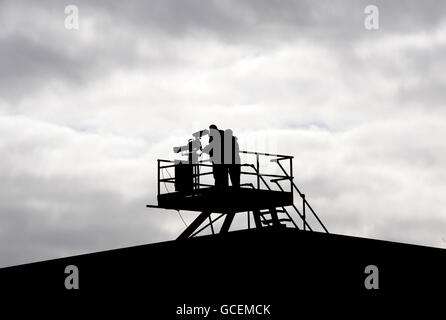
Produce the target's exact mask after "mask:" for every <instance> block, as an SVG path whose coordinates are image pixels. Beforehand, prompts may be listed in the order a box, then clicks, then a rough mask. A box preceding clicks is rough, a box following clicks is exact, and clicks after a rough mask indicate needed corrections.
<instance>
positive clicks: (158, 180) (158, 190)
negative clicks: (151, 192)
mask: <svg viewBox="0 0 446 320" xmlns="http://www.w3.org/2000/svg"><path fill="white" fill-rule="evenodd" d="M160 163H161V161H160V160H159V159H158V187H157V189H158V195H160Z"/></svg>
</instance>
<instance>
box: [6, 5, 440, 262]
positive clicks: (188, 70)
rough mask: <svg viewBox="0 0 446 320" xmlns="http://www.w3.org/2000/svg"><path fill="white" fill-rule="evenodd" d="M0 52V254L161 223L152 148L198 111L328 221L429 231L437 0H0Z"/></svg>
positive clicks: (423, 238)
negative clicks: (376, 17)
mask: <svg viewBox="0 0 446 320" xmlns="http://www.w3.org/2000/svg"><path fill="white" fill-rule="evenodd" d="M68 4H75V5H77V6H78V8H79V18H80V20H79V23H80V26H79V30H67V29H66V28H65V27H64V20H65V17H66V14H65V13H64V9H65V6H66V5H68ZM369 4H374V5H377V6H378V8H379V10H380V29H379V30H373V31H371V30H366V29H365V28H364V18H365V16H366V15H365V14H364V8H365V7H366V6H367V5H369ZM0 53H1V59H0V136H1V138H0V155H1V162H0V181H1V184H0V188H1V193H0V266H9V265H14V264H20V263H26V262H31V261H37V260H43V259H50V258H57V257H62V256H67V255H73V254H80V253H86V252H93V251H99V250H106V249H112V248H118V247H125V246H131V245H138V244H145V243H151V242H156V241H165V240H171V239H174V238H175V237H176V236H177V235H178V234H179V233H180V232H181V230H182V229H183V228H184V225H183V223H182V221H181V219H180V218H179V216H178V214H177V213H176V212H174V211H173V212H170V211H156V210H149V209H146V208H145V204H147V203H155V199H156V195H155V193H156V159H157V158H162V157H169V155H170V154H169V152H170V150H171V148H172V146H174V145H179V144H182V143H183V142H185V141H186V139H187V138H188V136H189V135H190V133H191V132H192V131H194V130H197V129H201V128H204V127H207V126H208V125H209V124H210V123H216V124H217V125H219V126H221V127H223V128H232V129H233V130H234V132H235V134H236V135H237V136H238V137H239V141H240V143H241V144H242V145H248V146H249V147H250V149H256V151H271V152H274V151H275V152H279V153H282V154H292V155H294V156H295V176H296V182H297V183H298V184H299V186H300V187H301V189H302V190H303V191H304V192H305V193H306V194H307V197H308V199H309V201H310V202H311V204H312V206H313V207H314V208H315V209H316V211H317V212H318V214H319V215H320V216H321V217H322V219H323V220H324V221H325V224H326V226H327V227H328V228H329V230H330V231H331V232H333V233H340V234H348V235H355V236H362V237H371V238H379V239H385V240H392V241H400V242H408V243H415V244H422V245H429V246H437V247H446V209H445V208H446V197H445V196H444V193H445V191H446V164H445V161H444V158H445V156H446V143H445V142H444V137H445V136H446V126H445V125H444V124H445V121H446V106H445V101H446V90H445V89H446V75H445V73H444V72H443V71H444V70H446V58H445V57H446V4H445V3H443V2H442V1H422V2H421V1H415V0H414V1H373V2H370V1H353V0H351V1H273V0H270V1H268V0H256V1H254V0H253V1H245V0H242V1H198V0H196V1H192V0H186V1H179V0H178V1H173V0H169V1H165V0H163V1H161V0H159V1H70V2H66V3H64V2H60V1H39V2H35V1H34V2H33V1H0ZM265 137H268V139H267V142H265V143H262V142H261V141H262V140H264V139H265ZM248 146H247V147H248ZM184 217H185V219H186V220H187V221H191V220H192V219H193V217H194V215H193V214H192V213H184Z"/></svg>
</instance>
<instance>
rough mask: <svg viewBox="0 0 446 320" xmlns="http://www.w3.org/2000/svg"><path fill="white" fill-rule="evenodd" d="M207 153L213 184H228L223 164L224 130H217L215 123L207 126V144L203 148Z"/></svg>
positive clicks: (218, 186) (221, 185) (219, 186)
mask: <svg viewBox="0 0 446 320" xmlns="http://www.w3.org/2000/svg"><path fill="white" fill-rule="evenodd" d="M203 152H204V153H207V154H209V157H210V160H211V162H212V173H213V175H214V180H215V186H216V187H217V188H224V187H227V186H228V174H227V170H225V165H224V131H223V130H219V129H218V128H217V126H216V125H215V124H212V125H210V126H209V144H208V145H207V146H206V147H204V148H203Z"/></svg>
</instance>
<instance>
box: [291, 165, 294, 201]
mask: <svg viewBox="0 0 446 320" xmlns="http://www.w3.org/2000/svg"><path fill="white" fill-rule="evenodd" d="M290 189H291V199H294V198H293V158H290Z"/></svg>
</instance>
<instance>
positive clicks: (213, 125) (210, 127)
mask: <svg viewBox="0 0 446 320" xmlns="http://www.w3.org/2000/svg"><path fill="white" fill-rule="evenodd" d="M212 129H213V130H218V128H217V126H216V125H215V124H211V125H210V126H209V130H212Z"/></svg>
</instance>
